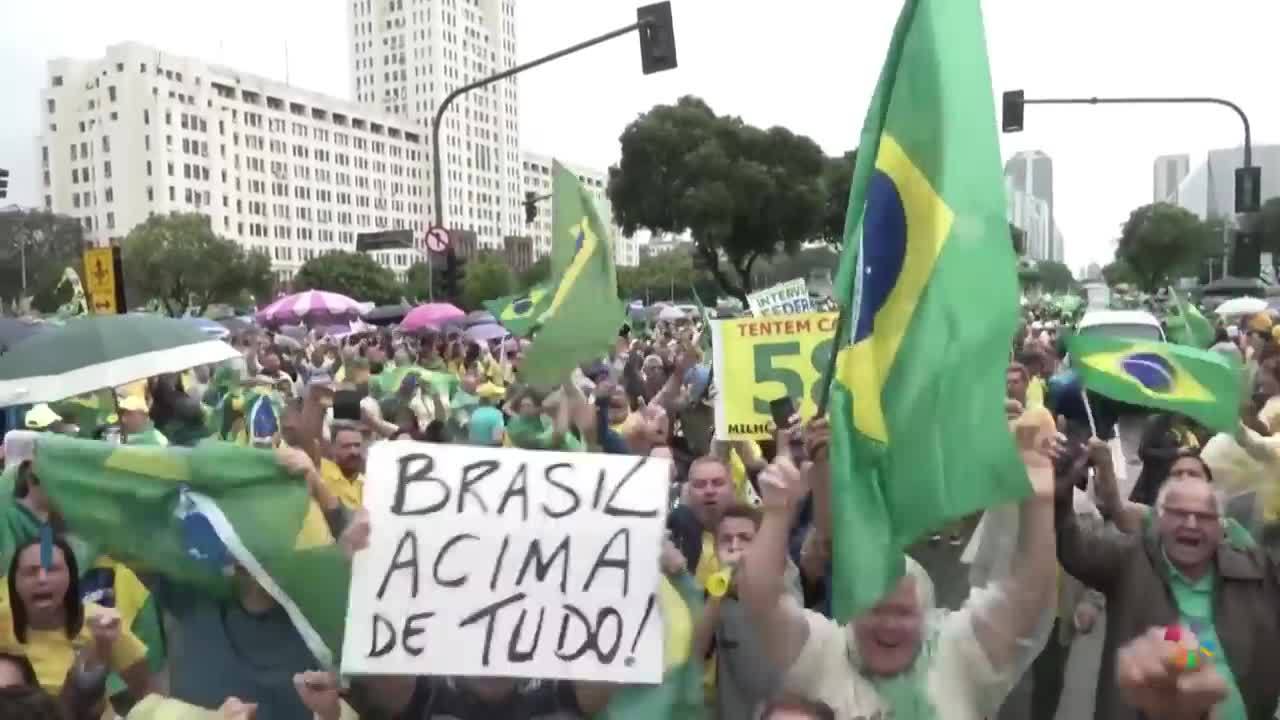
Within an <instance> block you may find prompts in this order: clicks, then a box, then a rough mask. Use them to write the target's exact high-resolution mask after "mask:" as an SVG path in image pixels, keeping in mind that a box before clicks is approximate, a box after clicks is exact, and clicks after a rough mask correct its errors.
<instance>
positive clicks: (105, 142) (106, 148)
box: [102, 135, 111, 153]
mask: <svg viewBox="0 0 1280 720" xmlns="http://www.w3.org/2000/svg"><path fill="white" fill-rule="evenodd" d="M102 152H104V153H109V152H111V136H109V135H103V136H102Z"/></svg>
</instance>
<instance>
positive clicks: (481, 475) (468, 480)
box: [458, 460, 499, 515]
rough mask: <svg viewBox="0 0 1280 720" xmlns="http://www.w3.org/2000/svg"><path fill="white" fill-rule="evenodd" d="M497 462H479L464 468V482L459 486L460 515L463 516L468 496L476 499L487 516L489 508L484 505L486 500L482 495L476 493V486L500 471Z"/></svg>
mask: <svg viewBox="0 0 1280 720" xmlns="http://www.w3.org/2000/svg"><path fill="white" fill-rule="evenodd" d="M498 464H499V463H498V461H497V460H477V461H475V462H473V463H471V464H469V465H464V466H463V467H462V482H461V483H460V484H459V485H458V514H459V515H461V514H462V509H463V507H464V506H465V505H466V498H467V496H468V495H470V496H471V497H473V498H475V501H476V503H477V504H478V505H479V506H480V510H481V511H482V512H484V513H486V514H488V512H489V506H488V505H485V504H484V498H482V497H480V493H478V492H476V491H475V486H476V485H478V484H479V483H480V481H481V480H484V479H485V478H487V477H489V476H490V475H492V474H493V473H495V472H496V471H497V470H498Z"/></svg>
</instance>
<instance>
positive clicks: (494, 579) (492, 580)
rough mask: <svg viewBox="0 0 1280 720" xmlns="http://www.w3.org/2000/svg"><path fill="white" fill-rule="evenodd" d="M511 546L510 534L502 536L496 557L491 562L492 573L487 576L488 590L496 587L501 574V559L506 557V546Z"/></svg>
mask: <svg viewBox="0 0 1280 720" xmlns="http://www.w3.org/2000/svg"><path fill="white" fill-rule="evenodd" d="M509 547H511V536H510V535H503V536H502V547H500V548H498V559H497V560H496V561H494V563H493V574H492V575H490V576H489V590H490V592H492V591H494V590H497V589H498V576H499V575H501V574H502V561H503V560H505V559H506V557H507V548H509Z"/></svg>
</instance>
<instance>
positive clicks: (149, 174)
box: [147, 160, 151, 177]
mask: <svg viewBox="0 0 1280 720" xmlns="http://www.w3.org/2000/svg"><path fill="white" fill-rule="evenodd" d="M147 177H151V161H150V160H148V161H147Z"/></svg>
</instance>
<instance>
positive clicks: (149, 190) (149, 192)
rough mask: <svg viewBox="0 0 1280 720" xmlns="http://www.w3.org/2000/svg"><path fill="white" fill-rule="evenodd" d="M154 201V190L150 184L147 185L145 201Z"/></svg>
mask: <svg viewBox="0 0 1280 720" xmlns="http://www.w3.org/2000/svg"><path fill="white" fill-rule="evenodd" d="M155 201H156V192H155V190H154V189H152V187H151V186H150V185H148V186H147V202H155Z"/></svg>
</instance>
